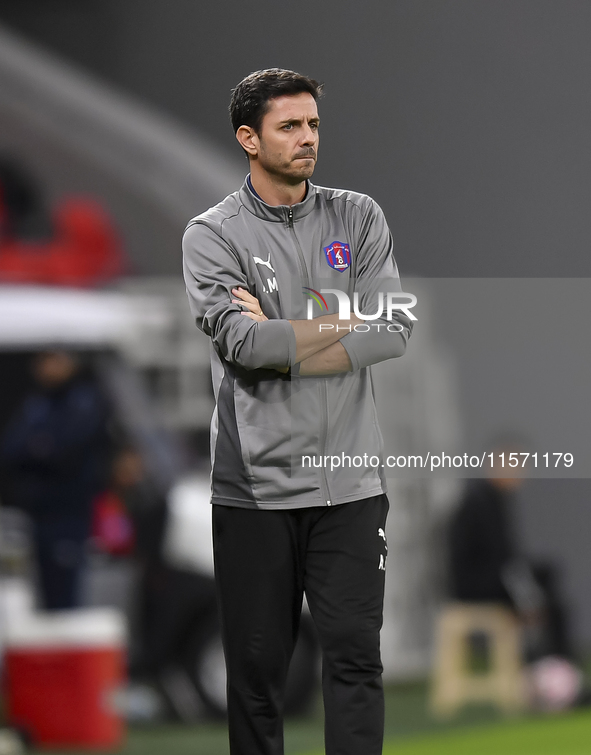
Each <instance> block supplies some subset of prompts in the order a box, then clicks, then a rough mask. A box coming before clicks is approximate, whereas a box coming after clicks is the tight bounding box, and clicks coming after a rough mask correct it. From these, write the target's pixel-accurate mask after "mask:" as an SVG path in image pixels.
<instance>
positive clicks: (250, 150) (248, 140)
mask: <svg viewBox="0 0 591 755" xmlns="http://www.w3.org/2000/svg"><path fill="white" fill-rule="evenodd" d="M236 139H238V142H239V144H240V146H241V147H242V149H243V150H244V151H245V152H246V153H247V154H248V156H249V157H256V156H257V155H258V152H259V146H260V143H259V137H258V136H257V133H256V131H255V130H254V129H253V128H251V127H250V126H240V128H239V129H238V131H237V132H236Z"/></svg>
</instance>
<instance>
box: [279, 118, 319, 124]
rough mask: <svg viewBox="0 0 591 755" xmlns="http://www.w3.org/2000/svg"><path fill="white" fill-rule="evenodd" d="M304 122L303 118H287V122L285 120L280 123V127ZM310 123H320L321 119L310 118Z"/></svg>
mask: <svg viewBox="0 0 591 755" xmlns="http://www.w3.org/2000/svg"><path fill="white" fill-rule="evenodd" d="M302 120H303V119H302V118H287V120H285V121H280V122H279V125H280V126H285V125H287V124H288V123H294V124H297V123H301V122H302ZM308 123H320V118H317V117H315V118H310V120H309V121H308Z"/></svg>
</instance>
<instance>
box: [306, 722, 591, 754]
mask: <svg viewBox="0 0 591 755" xmlns="http://www.w3.org/2000/svg"><path fill="white" fill-rule="evenodd" d="M320 752H322V750H320ZM589 752H591V713H588V712H585V713H578V714H571V715H565V716H560V717H556V718H543V719H542V718H538V719H533V720H532V719H529V720H525V721H519V722H517V721H514V722H511V723H507V722H505V723H502V724H496V725H495V726H486V727H477V728H476V729H474V730H468V731H466V730H464V731H459V732H458V731H455V732H451V731H447V732H443V733H439V734H438V735H437V736H434V735H430V736H421V737H417V738H415V739H414V741H413V740H411V741H407V742H395V743H390V742H389V743H388V744H387V746H386V747H385V748H384V755H452V753H453V755H475V754H476V753H478V755H589Z"/></svg>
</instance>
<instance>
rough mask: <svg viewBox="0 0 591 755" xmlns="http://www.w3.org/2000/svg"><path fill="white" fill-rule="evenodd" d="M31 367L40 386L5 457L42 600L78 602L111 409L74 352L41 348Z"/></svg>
mask: <svg viewBox="0 0 591 755" xmlns="http://www.w3.org/2000/svg"><path fill="white" fill-rule="evenodd" d="M33 374H34V377H35V381H36V383H37V387H36V389H35V390H34V391H33V392H31V393H30V394H29V395H28V396H27V397H26V399H25V401H24V403H23V405H22V407H21V408H20V410H19V411H18V412H17V414H16V416H15V418H14V419H13V421H12V423H11V424H10V425H9V427H8V429H7V431H6V434H5V436H4V438H3V441H2V444H1V447H0V461H2V462H4V464H6V466H7V467H8V473H9V478H10V482H11V483H12V485H11V487H12V494H13V496H14V503H15V504H16V505H17V506H20V507H21V508H23V509H24V510H25V511H26V512H27V513H28V514H29V515H30V517H31V520H32V524H33V539H34V546H35V555H36V560H37V566H38V570H39V587H40V593H41V595H40V597H41V603H42V606H43V607H44V608H45V609H47V610H61V609H66V608H75V607H76V606H79V605H80V603H81V598H82V595H81V593H80V588H81V584H80V580H81V577H82V574H83V569H84V565H85V560H86V558H85V548H86V541H87V539H88V538H89V537H90V530H91V515H92V503H93V500H94V498H95V496H96V495H97V493H99V492H100V491H101V490H102V489H103V486H104V485H105V483H106V454H107V451H108V436H107V430H106V424H107V420H108V409H107V406H106V403H105V401H104V398H103V397H102V395H101V393H100V391H99V389H98V387H97V385H96V383H95V381H94V380H92V379H90V378H89V377H88V376H85V375H84V374H83V371H82V369H81V364H80V361H79V359H78V358H77V357H76V356H75V355H74V354H70V353H68V352H65V351H60V350H56V351H47V352H43V353H41V354H39V355H38V356H37V357H36V359H35V361H34V364H33Z"/></svg>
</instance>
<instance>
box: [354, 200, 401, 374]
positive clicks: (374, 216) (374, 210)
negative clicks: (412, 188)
mask: <svg viewBox="0 0 591 755" xmlns="http://www.w3.org/2000/svg"><path fill="white" fill-rule="evenodd" d="M355 274H356V281H355V290H356V291H357V294H358V298H359V311H360V312H361V313H363V314H370V315H371V314H373V313H375V312H376V311H377V305H378V300H379V294H380V293H381V294H383V304H384V309H383V312H382V316H381V317H379V318H377V319H375V320H367V321H366V326H368V328H363V331H365V332H363V331H362V329H361V328H360V327H358V328H357V331H355V332H352V333H348V334H347V335H345V336H344V337H343V338H341V343H342V344H343V346H344V347H345V349H346V351H347V354H348V355H349V359H350V360H351V365H352V367H353V370H359V369H361V368H362V367H368V366H369V365H371V364H376V363H377V362H383V361H385V360H386V359H392V358H393V357H399V356H402V354H404V352H405V350H406V342H407V341H408V339H409V337H410V334H411V332H412V326H413V321H412V320H411V319H410V318H409V317H408V316H407V315H405V314H404V313H403V312H402V311H399V310H396V309H394V310H393V313H392V319H390V320H389V319H387V294H388V293H396V292H400V291H401V287H400V278H399V276H398V268H397V266H396V261H395V260H394V253H393V242H392V236H391V234H390V230H389V228H388V224H387V223H386V218H385V217H384V213H383V212H382V210H381V208H380V207H379V206H378V205H377V204H376V202H374V201H373V200H370V205H369V208H368V209H367V210H365V213H364V218H363V224H362V227H361V240H360V242H359V246H358V249H357V258H356V273H355Z"/></svg>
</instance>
